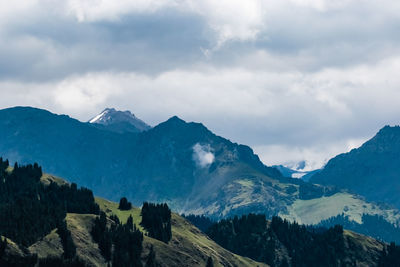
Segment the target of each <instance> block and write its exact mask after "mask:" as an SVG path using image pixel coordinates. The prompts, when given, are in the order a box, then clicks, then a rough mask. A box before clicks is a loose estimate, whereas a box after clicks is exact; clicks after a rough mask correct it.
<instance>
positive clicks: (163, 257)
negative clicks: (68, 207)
mask: <svg viewBox="0 0 400 267" xmlns="http://www.w3.org/2000/svg"><path fill="white" fill-rule="evenodd" d="M96 202H97V203H98V204H99V205H100V208H101V209H102V210H103V211H104V212H106V213H107V215H111V214H115V215H117V216H118V217H119V218H120V220H121V221H123V222H125V221H126V219H127V218H128V217H129V215H132V217H133V219H134V222H135V224H136V225H139V223H140V221H141V217H140V209H138V208H132V209H131V210H129V211H120V210H118V204H117V203H115V202H110V201H108V200H104V199H102V198H96ZM143 245H144V251H143V257H146V256H147V255H148V251H149V248H150V246H151V245H153V246H154V250H155V251H156V259H157V262H159V263H160V264H161V266H205V265H206V261H207V258H208V257H209V256H211V257H212V258H213V260H214V265H215V266H266V265H265V264H262V263H258V262H255V261H252V260H250V259H248V258H245V257H241V256H238V255H235V254H233V253H231V252H229V251H227V250H225V249H223V248H222V247H220V246H219V245H217V244H216V243H215V242H214V241H212V240H211V239H210V238H208V237H207V236H206V235H205V234H203V233H202V232H201V231H200V230H198V229H197V228H196V227H194V226H193V225H192V224H190V223H189V222H188V221H186V220H185V219H183V218H182V217H180V216H179V215H177V214H175V213H173V214H172V240H171V241H170V242H169V243H168V244H165V243H163V242H160V241H158V240H155V239H153V238H149V237H146V236H145V238H144V244H143Z"/></svg>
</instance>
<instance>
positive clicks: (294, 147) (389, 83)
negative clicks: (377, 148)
mask: <svg viewBox="0 0 400 267" xmlns="http://www.w3.org/2000/svg"><path fill="white" fill-rule="evenodd" d="M0 7H2V8H0V48H1V52H0V92H1V93H2V94H3V95H4V96H7V97H3V98H2V99H1V100H0V108H5V107H9V106H15V105H25V106H37V107H40V108H43V109H48V110H51V111H52V112H54V113H58V114H69V115H70V116H72V117H74V118H77V119H79V120H81V121H85V120H89V119H90V117H92V116H94V115H95V114H98V112H100V111H101V109H102V108H103V107H106V106H111V107H115V108H117V109H118V110H130V111H132V112H133V113H134V114H135V115H137V117H139V118H141V119H142V120H143V121H145V122H147V123H148V124H151V125H155V124H158V123H160V122H162V121H165V120H166V119H167V118H168V117H171V116H173V115H177V116H179V117H180V118H183V119H184V120H185V121H199V122H202V123H203V124H204V125H207V127H208V128H209V129H211V130H212V131H213V132H215V133H216V134H218V135H220V136H223V137H225V138H228V139H230V140H234V141H235V142H237V143H243V144H246V145H249V146H251V147H252V148H253V149H254V151H255V152H256V153H257V154H258V155H259V156H260V158H261V159H262V161H263V162H264V163H266V164H269V165H271V164H272V165H274V164H282V163H283V164H289V165H290V164H292V163H293V164H294V163H295V162H299V161H302V160H306V161H307V162H309V164H310V166H311V167H310V168H319V167H321V166H322V165H323V164H324V163H325V162H326V161H327V160H328V159H330V158H332V157H333V156H335V155H337V154H339V153H342V152H346V151H349V150H351V149H352V148H355V147H358V146H360V145H361V144H362V143H363V142H365V141H366V140H368V139H369V138H371V137H372V136H373V135H374V134H375V133H376V132H377V131H378V130H379V129H380V128H381V127H383V126H384V125H397V124H399V123H400V117H399V114H400V106H399V105H398V103H397V99H400V91H399V90H398V88H399V87H400V78H399V76H398V75H397V73H398V71H399V70H400V49H399V46H398V44H399V40H398V37H397V35H396V32H397V29H398V28H399V27H400V21H399V19H398V11H400V4H399V3H397V2H395V1H391V0H384V2H379V3H375V2H372V1H363V2H360V1H357V0H343V1H336V2H331V1H327V0H283V1H273V0H248V1H218V2H215V1H207V0H205V1H197V2H196V1H192V0H183V1H154V0H150V1H133V2H130V1H122V2H115V1H111V0H105V1H90V0H80V1H76V0H68V1H37V0H32V1H23V0H16V1H13V2H12V3H5V4H0ZM21 18H24V19H21ZM365 18H371V19H368V20H366V19H365Z"/></svg>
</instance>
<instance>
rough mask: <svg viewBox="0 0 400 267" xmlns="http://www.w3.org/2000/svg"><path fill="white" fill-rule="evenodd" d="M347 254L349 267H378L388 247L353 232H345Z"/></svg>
mask: <svg viewBox="0 0 400 267" xmlns="http://www.w3.org/2000/svg"><path fill="white" fill-rule="evenodd" d="M343 234H344V241H345V254H346V260H345V262H346V263H348V265H347V266H354V265H352V264H351V263H353V264H354V263H355V266H359V267H370V266H377V265H378V260H379V256H380V254H381V252H382V250H383V249H384V247H385V246H386V245H385V244H384V243H382V242H380V241H377V240H376V239H373V238H371V237H368V236H365V235H360V234H357V233H354V232H351V231H344V233H343Z"/></svg>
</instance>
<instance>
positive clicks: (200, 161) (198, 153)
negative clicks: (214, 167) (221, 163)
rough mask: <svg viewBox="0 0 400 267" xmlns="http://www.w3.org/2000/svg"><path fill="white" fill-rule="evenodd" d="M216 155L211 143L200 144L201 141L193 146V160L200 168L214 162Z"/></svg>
mask: <svg viewBox="0 0 400 267" xmlns="http://www.w3.org/2000/svg"><path fill="white" fill-rule="evenodd" d="M214 159H215V156H214V154H213V153H212V151H211V147H210V145H200V144H199V143H197V144H195V145H194V146H193V160H194V161H195V162H196V165H197V166H198V167H200V168H206V167H208V166H210V165H211V164H212V163H213V162H214Z"/></svg>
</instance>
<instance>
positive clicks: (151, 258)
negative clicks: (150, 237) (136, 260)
mask: <svg viewBox="0 0 400 267" xmlns="http://www.w3.org/2000/svg"><path fill="white" fill-rule="evenodd" d="M156 266H157V264H156V252H155V251H154V248H153V245H151V246H150V251H149V255H148V256H147V260H146V267H156Z"/></svg>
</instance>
